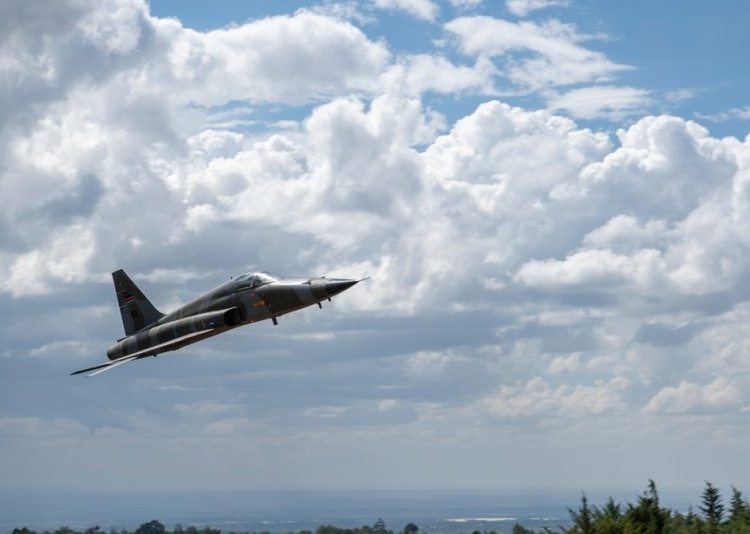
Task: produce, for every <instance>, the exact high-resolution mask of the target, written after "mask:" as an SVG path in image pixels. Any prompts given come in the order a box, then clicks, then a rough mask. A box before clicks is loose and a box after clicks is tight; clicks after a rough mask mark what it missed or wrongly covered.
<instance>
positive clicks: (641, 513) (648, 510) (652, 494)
mask: <svg viewBox="0 0 750 534" xmlns="http://www.w3.org/2000/svg"><path fill="white" fill-rule="evenodd" d="M670 517H671V512H670V511H669V510H667V509H666V508H662V507H661V506H660V504H659V492H658V491H657V490H656V483H655V482H654V481H653V480H649V481H648V487H647V489H646V491H644V492H643V495H641V496H640V497H638V503H637V504H636V505H635V506H634V505H632V504H628V509H627V512H626V513H625V518H626V519H627V521H628V523H629V526H630V527H632V528H633V529H634V530H636V531H637V532H640V533H641V534H662V533H663V532H664V530H665V527H666V525H667V523H668V522H669V519H670Z"/></svg>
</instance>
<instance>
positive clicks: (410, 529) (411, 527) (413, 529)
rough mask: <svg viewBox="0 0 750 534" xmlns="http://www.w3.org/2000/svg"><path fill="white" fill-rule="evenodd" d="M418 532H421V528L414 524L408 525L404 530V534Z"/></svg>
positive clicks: (415, 533)
mask: <svg viewBox="0 0 750 534" xmlns="http://www.w3.org/2000/svg"><path fill="white" fill-rule="evenodd" d="M417 532H419V527H418V526H417V525H415V524H414V523H407V524H406V526H405V527H404V530H403V533H404V534H417Z"/></svg>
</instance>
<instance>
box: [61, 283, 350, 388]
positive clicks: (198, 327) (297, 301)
mask: <svg viewBox="0 0 750 534" xmlns="http://www.w3.org/2000/svg"><path fill="white" fill-rule="evenodd" d="M112 281H113V282H114V284H115V292H116V293H117V304H118V305H119V306H120V314H121V315H122V324H123V326H124V327H125V337H123V338H120V339H118V340H117V343H115V344H114V345H112V346H111V347H109V348H108V349H107V357H108V358H109V360H110V361H108V362H107V363H102V364H99V365H95V366H94V367H89V368H87V369H81V370H80V371H74V372H73V373H70V374H71V375H77V374H81V373H90V374H88V375H86V376H94V375H97V374H99V373H102V372H104V371H107V370H109V369H113V368H114V367H117V366H118V365H122V364H124V363H128V362H132V361H136V360H140V359H142V358H146V357H147V356H156V355H157V354H160V353H162V352H167V351H171V350H177V349H179V348H182V347H184V346H186V345H190V344H191V343H195V342H196V341H200V340H202V339H206V338H208V337H212V336H215V335H218V334H221V333H223V332H226V331H228V330H232V329H233V328H237V327H239V326H243V325H246V324H250V323H256V322H258V321H263V320H266V319H271V321H273V324H274V325H278V321H277V318H278V317H279V316H281V315H284V314H286V313H290V312H293V311H297V310H300V309H302V308H306V307H307V306H312V305H313V304H317V305H318V307H320V308H322V307H323V306H322V305H321V302H323V301H324V300H331V297H333V296H334V295H338V294H339V293H341V292H342V291H345V290H347V289H349V288H350V287H352V286H353V285H354V284H357V283H359V282H361V281H362V280H349V279H345V278H326V277H318V278H279V277H277V276H274V275H272V274H269V273H267V272H257V273H246V274H243V275H241V276H237V277H236V278H232V279H231V280H230V281H228V282H226V283H225V284H222V285H221V286H219V287H217V288H216V289H214V290H213V291H209V292H208V293H206V294H205V295H203V296H202V297H198V298H197V299H195V300H194V301H192V302H190V303H188V304H185V305H184V306H182V307H180V308H178V309H176V310H175V311H173V312H172V313H169V314H167V315H164V314H163V313H161V312H160V311H159V310H157V309H156V308H155V307H154V305H153V304H151V302H150V301H149V300H148V299H147V298H146V296H145V295H144V294H143V292H142V291H141V290H140V289H138V286H137V285H135V283H134V282H133V281H132V280H131V279H130V277H129V276H128V275H127V274H125V271H123V270H122V269H120V270H118V271H115V272H113V273H112Z"/></svg>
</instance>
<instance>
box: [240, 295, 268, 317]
mask: <svg viewBox="0 0 750 534" xmlns="http://www.w3.org/2000/svg"><path fill="white" fill-rule="evenodd" d="M240 302H241V303H242V307H243V308H244V310H245V316H246V317H247V320H248V321H250V322H255V321H261V320H263V319H268V316H269V315H270V313H269V310H268V305H267V304H266V301H265V300H263V299H262V298H260V297H259V296H258V295H256V294H255V293H254V292H252V291H251V292H250V293H245V294H244V295H242V297H241V299H240Z"/></svg>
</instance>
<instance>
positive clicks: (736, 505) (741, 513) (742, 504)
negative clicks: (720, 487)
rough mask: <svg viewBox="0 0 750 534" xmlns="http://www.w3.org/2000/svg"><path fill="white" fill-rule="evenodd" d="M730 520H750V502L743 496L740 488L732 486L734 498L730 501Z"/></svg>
mask: <svg viewBox="0 0 750 534" xmlns="http://www.w3.org/2000/svg"><path fill="white" fill-rule="evenodd" d="M729 521H730V522H741V523H749V522H750V504H748V502H747V501H746V500H745V499H743V498H742V493H740V490H738V489H737V488H735V487H734V486H732V500H731V501H730V503H729Z"/></svg>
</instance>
